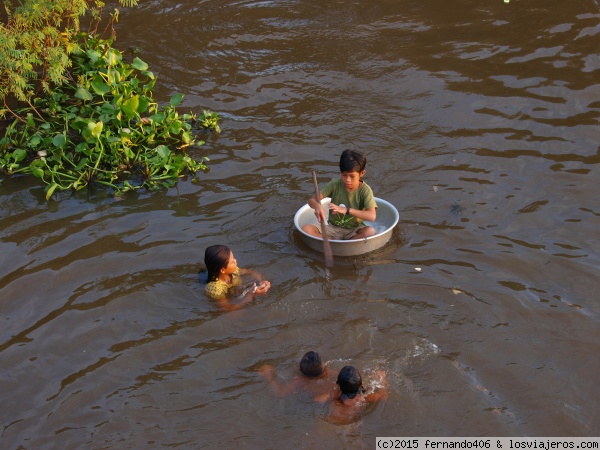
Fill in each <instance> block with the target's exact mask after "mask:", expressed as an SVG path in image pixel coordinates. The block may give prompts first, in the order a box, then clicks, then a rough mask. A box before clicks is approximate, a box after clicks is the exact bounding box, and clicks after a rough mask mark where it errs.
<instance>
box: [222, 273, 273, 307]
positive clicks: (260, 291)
mask: <svg viewBox="0 0 600 450" xmlns="http://www.w3.org/2000/svg"><path fill="white" fill-rule="evenodd" d="M254 287H255V289H254V288H253V289H249V290H248V292H247V293H246V294H245V295H243V297H242V300H241V301H240V302H239V303H235V304H234V303H231V302H230V301H229V299H228V298H227V296H226V295H224V296H223V297H221V298H217V299H215V301H216V303H217V306H218V307H219V308H220V309H221V310H222V311H235V310H237V309H240V308H242V307H243V306H244V305H245V304H247V303H250V302H251V301H252V300H254V296H256V295H264V294H266V293H267V292H268V291H269V289H270V288H271V283H269V282H268V281H266V280H265V281H263V282H262V283H261V284H260V285H255V286H254Z"/></svg>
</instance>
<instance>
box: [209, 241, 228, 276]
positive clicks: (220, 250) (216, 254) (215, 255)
mask: <svg viewBox="0 0 600 450" xmlns="http://www.w3.org/2000/svg"><path fill="white" fill-rule="evenodd" d="M230 255H231V249H230V248H229V247H227V246H226V245H211V246H210V247H207V248H206V251H205V252H204V265H206V270H207V271H208V277H207V279H206V282H207V283H210V282H211V281H216V280H217V279H218V278H219V272H220V271H221V269H223V268H224V267H227V264H229V256H230Z"/></svg>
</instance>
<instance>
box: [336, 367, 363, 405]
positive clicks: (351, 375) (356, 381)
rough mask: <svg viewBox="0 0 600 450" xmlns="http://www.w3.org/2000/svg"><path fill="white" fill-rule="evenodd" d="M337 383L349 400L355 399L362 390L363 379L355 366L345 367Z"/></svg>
mask: <svg viewBox="0 0 600 450" xmlns="http://www.w3.org/2000/svg"><path fill="white" fill-rule="evenodd" d="M336 383H337V384H338V385H339V386H340V390H341V391H342V394H345V395H346V396H347V397H348V398H354V396H355V395H356V394H357V393H358V392H359V391H360V390H361V389H362V377H361V376H360V373H359V372H358V370H357V369H356V368H355V367H353V366H344V367H343V368H342V370H340V373H339V374H338V377H337V381H336Z"/></svg>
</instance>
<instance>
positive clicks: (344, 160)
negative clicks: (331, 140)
mask: <svg viewBox="0 0 600 450" xmlns="http://www.w3.org/2000/svg"><path fill="white" fill-rule="evenodd" d="M366 166H367V158H366V157H365V155H363V154H362V153H361V152H357V151H355V150H344V151H343V152H342V156H340V172H341V173H344V172H358V173H359V174H361V176H362V174H363V172H364V171H365V167H366Z"/></svg>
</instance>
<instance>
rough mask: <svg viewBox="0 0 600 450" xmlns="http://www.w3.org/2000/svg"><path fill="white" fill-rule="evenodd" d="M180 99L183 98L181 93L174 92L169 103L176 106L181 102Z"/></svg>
mask: <svg viewBox="0 0 600 450" xmlns="http://www.w3.org/2000/svg"><path fill="white" fill-rule="evenodd" d="M181 100H183V94H176V95H174V96H173V97H171V100H170V101H169V103H170V104H171V106H177V105H179V104H180V103H181Z"/></svg>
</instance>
